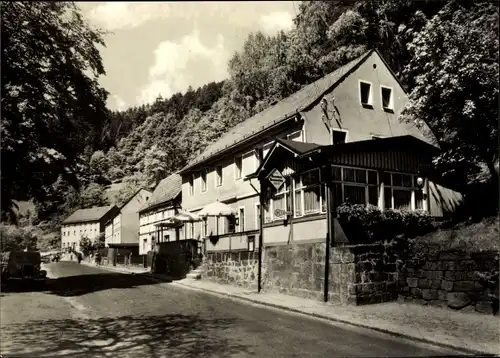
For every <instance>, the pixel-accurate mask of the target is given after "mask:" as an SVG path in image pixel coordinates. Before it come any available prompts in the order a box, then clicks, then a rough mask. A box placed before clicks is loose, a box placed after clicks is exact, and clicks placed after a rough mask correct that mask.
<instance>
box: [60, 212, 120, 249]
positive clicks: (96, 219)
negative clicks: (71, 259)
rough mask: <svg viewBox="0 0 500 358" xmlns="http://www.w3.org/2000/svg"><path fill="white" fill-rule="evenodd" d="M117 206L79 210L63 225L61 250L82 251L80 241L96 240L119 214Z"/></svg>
mask: <svg viewBox="0 0 500 358" xmlns="http://www.w3.org/2000/svg"><path fill="white" fill-rule="evenodd" d="M118 210H119V209H118V207H116V205H109V206H99V207H94V208H90V209H79V210H77V211H75V212H74V213H73V214H71V215H70V216H69V217H68V218H66V219H65V220H64V221H63V222H62V225H61V249H63V250H69V249H70V248H71V249H73V250H76V251H80V240H81V239H82V238H83V237H87V238H89V239H90V240H94V239H96V238H97V237H98V236H99V234H100V233H102V232H104V224H105V222H106V221H108V220H109V219H110V218H111V217H113V216H114V215H115V214H116V213H117V212H118Z"/></svg>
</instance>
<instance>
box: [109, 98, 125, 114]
mask: <svg viewBox="0 0 500 358" xmlns="http://www.w3.org/2000/svg"><path fill="white" fill-rule="evenodd" d="M128 107H129V105H128V104H127V102H125V101H124V100H123V98H121V97H120V96H118V95H116V94H114V95H112V96H110V97H109V98H108V108H110V109H111V110H114V111H123V110H125V109H127V108H128Z"/></svg>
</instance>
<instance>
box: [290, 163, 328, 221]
mask: <svg viewBox="0 0 500 358" xmlns="http://www.w3.org/2000/svg"><path fill="white" fill-rule="evenodd" d="M320 182H321V181H320V172H319V169H314V170H311V171H308V172H305V173H302V174H301V175H299V176H298V177H296V178H295V196H294V198H295V210H294V212H295V216H296V217H299V216H303V215H308V214H313V213H319V212H321V211H323V210H324V206H323V201H324V198H323V190H322V188H321V184H320Z"/></svg>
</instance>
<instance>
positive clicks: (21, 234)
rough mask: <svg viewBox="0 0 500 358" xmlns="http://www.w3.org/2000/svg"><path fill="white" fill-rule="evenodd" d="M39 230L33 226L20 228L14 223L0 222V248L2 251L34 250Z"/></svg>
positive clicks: (39, 233)
mask: <svg viewBox="0 0 500 358" xmlns="http://www.w3.org/2000/svg"><path fill="white" fill-rule="evenodd" d="M40 235H41V232H40V230H34V229H33V227H28V228H20V227H16V226H14V225H5V224H3V223H2V224H0V249H1V250H2V252H7V251H23V250H25V249H29V250H35V249H36V244H37V240H38V237H40Z"/></svg>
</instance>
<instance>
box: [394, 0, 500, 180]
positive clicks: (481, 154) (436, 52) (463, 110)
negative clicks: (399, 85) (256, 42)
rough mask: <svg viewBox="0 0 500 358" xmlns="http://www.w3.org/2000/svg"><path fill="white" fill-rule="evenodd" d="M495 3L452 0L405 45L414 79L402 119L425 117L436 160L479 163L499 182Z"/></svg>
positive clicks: (420, 120) (451, 163)
mask: <svg viewBox="0 0 500 358" xmlns="http://www.w3.org/2000/svg"><path fill="white" fill-rule="evenodd" d="M498 45H499V42H498V7H497V6H496V5H494V4H491V3H489V2H484V3H475V4H468V3H467V2H458V1H457V2H452V3H450V4H449V5H447V6H446V7H445V8H443V10H441V11H440V12H439V13H438V14H437V15H435V16H434V17H432V18H431V19H430V20H429V21H428V22H427V23H426V25H425V26H424V27H423V29H422V31H420V32H419V33H418V34H416V36H415V38H414V40H413V41H412V42H411V43H410V44H409V45H408V50H409V51H410V53H411V55H412V60H411V62H410V64H409V65H408V67H407V69H406V72H407V75H408V76H410V77H413V78H414V79H415V87H414V88H413V90H412V91H411V93H410V103H409V105H408V106H407V108H405V110H404V112H403V115H402V117H401V120H404V121H408V122H414V123H416V124H417V125H420V126H421V125H422V123H424V122H425V123H427V125H428V126H429V127H430V129H431V130H432V132H433V134H434V135H435V136H436V138H437V141H438V143H439V144H440V145H441V149H442V154H441V155H440V156H439V157H438V158H437V160H436V163H437V164H438V165H443V164H446V165H448V168H450V167H451V168H453V167H455V168H456V167H457V166H460V165H461V163H472V164H479V165H480V164H484V165H485V166H486V167H487V168H488V169H489V172H490V175H491V178H492V182H493V184H494V185H495V187H498V175H497V171H496V170H495V163H497V162H498V92H499V84H498V81H499V72H498V71H499V65H498V50H499V46H498Z"/></svg>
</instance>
